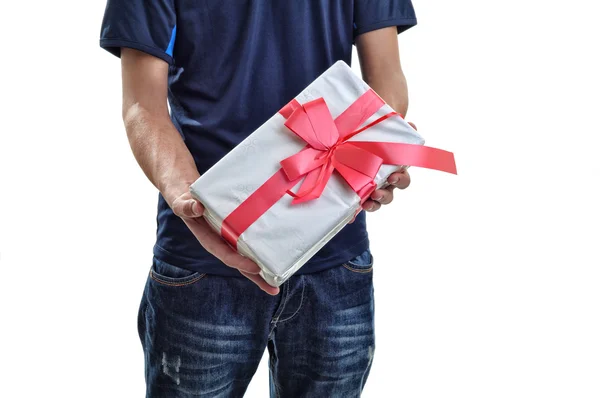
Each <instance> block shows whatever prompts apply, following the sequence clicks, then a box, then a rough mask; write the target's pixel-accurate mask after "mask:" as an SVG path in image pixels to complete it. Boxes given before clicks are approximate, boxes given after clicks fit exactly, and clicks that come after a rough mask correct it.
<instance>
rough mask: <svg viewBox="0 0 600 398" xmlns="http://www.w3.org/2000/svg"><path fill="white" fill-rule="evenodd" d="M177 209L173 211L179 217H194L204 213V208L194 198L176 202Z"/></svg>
mask: <svg viewBox="0 0 600 398" xmlns="http://www.w3.org/2000/svg"><path fill="white" fill-rule="evenodd" d="M177 207H178V209H177V210H179V211H175V213H176V214H177V215H178V216H179V217H185V218H196V217H200V216H201V215H202V213H204V208H203V207H202V205H201V204H200V203H199V202H198V201H196V200H195V199H187V200H184V201H181V202H179V203H178V206H177Z"/></svg>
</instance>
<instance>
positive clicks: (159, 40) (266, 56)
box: [100, 0, 417, 276]
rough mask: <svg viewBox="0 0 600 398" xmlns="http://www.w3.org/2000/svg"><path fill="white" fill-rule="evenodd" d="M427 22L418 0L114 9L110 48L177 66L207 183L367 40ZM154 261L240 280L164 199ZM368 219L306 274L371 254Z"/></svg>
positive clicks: (201, 2)
mask: <svg viewBox="0 0 600 398" xmlns="http://www.w3.org/2000/svg"><path fill="white" fill-rule="evenodd" d="M416 23H417V21H416V17H415V13H414V9H413V6H412V3H411V0H108V3H107V6H106V13H105V16H104V20H103V23H102V32H101V38H100V45H101V46H102V47H103V48H105V49H106V50H108V51H110V52H111V53H112V54H114V55H117V56H119V55H120V49H121V48H122V47H128V48H133V49H137V50H140V51H143V52H146V53H148V54H151V55H153V56H156V57H158V58H160V59H162V60H164V61H166V62H168V63H169V65H170V67H169V104H170V107H171V119H172V121H173V124H174V125H175V127H176V128H177V129H178V130H179V132H180V133H181V135H182V136H183V138H184V141H185V144H186V145H187V147H188V148H189V150H190V152H191V153H192V156H193V157H194V160H195V162H196V165H197V167H198V171H199V172H200V174H202V173H204V172H205V171H206V170H208V169H209V168H210V167H211V166H212V165H213V164H215V163H216V162H217V161H219V159H221V158H222V157H223V156H224V155H225V154H226V153H228V152H229V151H230V150H231V149H232V148H233V147H235V146H236V145H237V144H238V143H239V142H241V141H242V140H243V139H244V138H246V137H247V136H248V135H249V134H250V133H252V131H253V130H255V129H256V128H258V127H259V126H260V125H261V124H262V123H264V122H265V121H266V120H267V119H268V118H270V117H271V116H272V115H273V114H275V113H276V112H278V111H279V109H280V108H281V107H282V106H283V105H285V104H286V103H287V102H289V101H290V100H291V99H292V98H294V97H295V96H296V95H298V93H299V92H300V91H302V90H303V89H304V88H305V87H306V86H307V85H308V84H309V83H311V82H312V81H313V80H314V79H315V78H316V77H318V76H319V75H320V74H321V73H322V72H324V71H325V70H326V69H327V68H329V67H330V66H331V65H333V64H334V63H335V62H336V61H338V60H343V61H345V62H346V63H348V64H350V62H351V54H352V44H353V42H354V39H355V37H356V36H357V35H360V34H362V33H365V32H369V31H372V30H376V29H381V28H384V27H389V26H397V27H398V32H402V31H404V30H406V29H408V28H409V27H411V26H414V25H415V24H416ZM157 222H158V228H157V240H156V245H155V246H154V255H155V256H156V257H157V258H158V259H159V260H161V261H164V262H167V263H170V264H172V265H176V266H179V267H182V268H187V269H190V270H197V271H200V272H205V273H212V274H219V275H238V276H239V275H240V274H239V273H237V271H235V270H232V269H231V268H229V267H227V266H225V265H223V264H222V263H220V261H218V260H217V259H216V258H215V257H213V256H212V255H210V254H209V253H208V252H206V250H204V248H203V247H202V246H201V245H200V243H199V242H198V241H197V240H196V238H195V237H194V236H193V235H192V233H191V232H190V231H189V230H188V228H187V227H186V226H185V224H184V223H183V221H181V219H179V217H177V216H175V215H174V214H173V212H172V211H171V209H170V208H169V206H168V205H167V203H166V202H165V200H164V198H163V197H162V196H159V202H158V217H157ZM368 244H369V242H368V236H367V231H366V220H365V213H364V212H361V214H360V215H359V216H358V217H357V219H356V221H355V222H354V223H353V224H349V225H347V226H346V227H345V228H344V229H343V230H342V231H341V232H340V233H339V234H338V235H336V236H335V237H334V238H333V239H332V240H331V241H330V242H329V243H328V244H327V245H326V246H325V247H324V248H323V249H321V251H320V252H319V253H318V254H317V255H315V256H314V257H313V258H312V259H311V260H310V261H309V262H308V263H307V264H306V265H305V266H304V267H303V268H301V270H300V272H299V273H309V272H316V271H320V270H323V269H326V268H328V267H331V266H335V265H339V264H342V263H343V262H345V261H348V260H350V259H352V258H354V257H356V256H358V255H360V254H361V253H362V252H364V251H365V250H366V249H367V248H368Z"/></svg>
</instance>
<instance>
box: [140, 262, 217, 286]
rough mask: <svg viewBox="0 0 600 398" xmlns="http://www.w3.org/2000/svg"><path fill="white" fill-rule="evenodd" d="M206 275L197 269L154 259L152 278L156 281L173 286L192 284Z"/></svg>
mask: <svg viewBox="0 0 600 398" xmlns="http://www.w3.org/2000/svg"><path fill="white" fill-rule="evenodd" d="M205 275H206V274H201V273H200V272H197V271H190V270H187V269H184V268H179V267H176V266H174V265H171V264H168V263H165V262H164V261H160V260H157V259H154V261H153V263H152V268H151V269H150V278H151V279H152V280H153V281H154V282H156V283H158V284H161V285H165V286H173V287H177V286H187V285H191V284H193V283H196V282H198V281H199V280H200V279H202V278H204V276H205Z"/></svg>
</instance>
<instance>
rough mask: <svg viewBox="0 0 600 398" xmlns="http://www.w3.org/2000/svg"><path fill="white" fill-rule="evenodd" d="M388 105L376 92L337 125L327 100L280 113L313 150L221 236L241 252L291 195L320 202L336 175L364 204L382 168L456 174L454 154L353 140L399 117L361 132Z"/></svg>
mask: <svg viewBox="0 0 600 398" xmlns="http://www.w3.org/2000/svg"><path fill="white" fill-rule="evenodd" d="M384 104H385V102H384V101H383V100H382V99H381V98H380V97H379V96H378V95H377V94H375V92H374V91H373V90H368V91H367V92H366V93H364V94H363V95H362V96H361V97H360V98H358V99H357V100H356V101H355V102H354V103H352V104H351V105H350V106H349V107H348V109H346V110H345V111H344V112H343V113H342V114H341V115H339V116H338V117H337V118H336V119H335V120H334V119H333V117H332V116H331V113H330V112H329V108H328V107H327V104H326V103H325V100H323V98H318V99H316V100H314V101H311V102H308V103H306V104H304V105H301V104H300V103H299V102H298V101H296V100H292V101H291V102H290V103H289V104H287V105H286V106H285V107H283V109H282V110H281V111H279V113H280V114H281V115H283V117H285V118H286V119H288V120H287V121H286V122H285V125H286V126H287V127H288V128H289V129H290V130H291V131H293V132H294V133H295V134H296V135H297V136H298V137H300V138H302V139H303V140H304V141H305V142H306V143H307V144H308V145H307V147H306V148H304V149H303V150H302V151H300V152H299V153H297V154H295V155H292V156H290V157H288V158H287V159H284V160H282V161H281V169H280V170H279V171H278V172H276V173H275V174H273V176H271V178H269V179H268V180H267V181H266V182H265V183H264V184H263V185H261V186H260V187H259V188H258V189H257V190H256V191H254V192H253V193H252V194H251V195H250V196H249V197H248V198H247V199H246V200H245V201H244V202H243V203H241V204H240V205H239V206H238V207H237V208H236V209H235V210H233V212H231V214H229V216H227V217H226V219H225V220H223V223H222V226H221V235H222V236H223V237H224V238H225V240H227V242H229V244H231V245H232V246H233V247H237V240H238V239H239V237H240V235H241V234H242V233H243V232H244V231H245V230H246V229H247V228H248V227H249V226H250V225H252V224H253V223H254V222H255V221H256V220H257V219H258V218H259V217H260V216H262V215H263V214H264V213H265V212H266V211H268V210H269V209H270V208H271V206H273V205H274V204H275V203H277V202H278V201H279V200H280V199H281V198H282V197H283V196H284V195H285V194H286V193H289V194H290V195H292V196H294V200H293V201H292V203H302V202H305V201H308V200H312V199H316V198H318V197H319V196H321V194H322V193H323V190H324V189H325V187H326V186H327V182H328V181H329V178H330V177H331V175H332V174H333V171H334V170H337V171H338V173H339V174H340V175H341V176H342V177H343V178H344V179H345V180H346V181H347V182H348V184H349V185H350V187H352V189H353V190H354V191H355V192H356V193H357V194H358V195H359V197H360V198H361V200H363V201H364V200H366V199H367V198H368V197H369V195H370V194H371V192H373V190H374V189H375V188H376V184H375V182H374V181H373V180H374V178H375V176H376V175H377V172H378V170H379V168H380V167H381V165H382V164H391V165H398V166H400V165H405V166H417V167H425V168H429V169H434V170H440V171H445V172H448V173H453V174H456V165H455V163H454V155H453V154H452V153H451V152H447V151H443V150H441V149H436V148H431V147H426V146H422V145H413V144H400V143H392V142H370V141H348V140H349V139H350V138H352V137H354V136H355V135H357V134H359V133H361V132H363V131H364V130H366V129H368V128H371V127H373V126H374V125H376V124H379V123H381V122H382V121H384V120H386V119H388V118H390V117H392V116H395V115H398V114H397V113H396V112H390V113H388V114H387V115H385V116H383V117H380V118H379V119H377V120H375V121H374V122H372V123H370V124H368V125H366V126H364V127H362V128H360V129H359V127H360V126H361V125H363V124H364V123H365V122H366V121H367V120H368V119H369V118H370V117H371V116H373V115H374V114H375V113H376V112H377V111H378V110H379V109H381V107H382V106H383V105H384ZM357 129H358V130H357ZM303 177H304V181H303V182H302V185H301V186H300V189H299V190H298V193H296V194H294V193H293V192H291V191H290V189H291V188H292V187H294V186H295V185H296V184H298V183H299V182H300V180H301V179H302V178H303Z"/></svg>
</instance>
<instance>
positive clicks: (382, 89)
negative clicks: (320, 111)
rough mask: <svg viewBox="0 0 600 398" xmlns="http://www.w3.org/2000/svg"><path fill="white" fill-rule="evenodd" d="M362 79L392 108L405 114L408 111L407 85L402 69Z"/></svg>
mask: <svg viewBox="0 0 600 398" xmlns="http://www.w3.org/2000/svg"><path fill="white" fill-rule="evenodd" d="M363 79H364V80H365V81H366V82H367V83H368V84H369V86H371V88H373V90H375V92H376V93H377V94H379V96H380V97H381V98H383V100H384V101H385V102H387V103H388V104H389V105H390V106H391V107H392V109H393V110H395V111H396V112H398V113H399V114H401V115H402V116H403V117H404V116H406V112H407V111H408V86H407V84H406V78H405V77H404V73H402V70H401V69H400V70H397V71H395V72H392V74H391V75H384V74H376V75H374V76H373V77H370V78H369V77H363Z"/></svg>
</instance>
